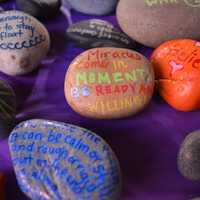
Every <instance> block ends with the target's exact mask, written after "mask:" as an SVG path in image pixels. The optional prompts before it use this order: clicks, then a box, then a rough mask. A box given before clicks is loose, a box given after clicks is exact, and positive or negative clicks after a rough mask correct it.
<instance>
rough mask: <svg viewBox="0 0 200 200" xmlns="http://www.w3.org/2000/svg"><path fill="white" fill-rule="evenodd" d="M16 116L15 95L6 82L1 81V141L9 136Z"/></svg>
mask: <svg viewBox="0 0 200 200" xmlns="http://www.w3.org/2000/svg"><path fill="white" fill-rule="evenodd" d="M15 114H16V97H15V93H14V91H13V89H12V88H11V87H10V86H9V85H8V84H7V83H6V82H5V81H3V80H0V139H3V138H5V137H7V136H8V135H9V133H10V131H11V129H12V128H13V124H14V121H15Z"/></svg>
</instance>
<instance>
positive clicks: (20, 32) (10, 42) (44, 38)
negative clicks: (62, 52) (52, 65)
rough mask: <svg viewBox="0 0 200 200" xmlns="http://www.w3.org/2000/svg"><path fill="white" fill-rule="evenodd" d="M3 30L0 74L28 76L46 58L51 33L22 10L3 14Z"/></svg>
mask: <svg viewBox="0 0 200 200" xmlns="http://www.w3.org/2000/svg"><path fill="white" fill-rule="evenodd" d="M0 29H1V32H0V63H1V65H0V71H2V72H4V73H6V74H8V75H21V74H26V73H28V72H30V71H32V70H33V69H35V68H36V67H37V66H38V64H39V63H40V61H41V60H42V59H43V58H44V57H45V56H46V54H47V52H48V50H49V47H50V38H49V33H48V31H47V29H46V28H45V27H44V26H43V24H41V23H40V22H39V21H38V20H37V19H36V18H34V17H32V16H30V15H28V14H26V13H23V12H20V11H5V12H1V13H0Z"/></svg>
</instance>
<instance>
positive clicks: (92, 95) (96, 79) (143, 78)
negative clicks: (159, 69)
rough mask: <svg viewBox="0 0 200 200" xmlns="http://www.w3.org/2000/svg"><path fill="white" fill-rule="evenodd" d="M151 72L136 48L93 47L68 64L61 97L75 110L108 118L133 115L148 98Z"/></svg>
mask: <svg viewBox="0 0 200 200" xmlns="http://www.w3.org/2000/svg"><path fill="white" fill-rule="evenodd" d="M153 88H154V73H153V69H152V66H151V64H150V62H149V61H148V60H147V59H146V58H145V57H144V56H143V55H141V54H139V53H137V52H136V51H132V50H128V49H121V48H109V47H107V48H106V47H105V48H95V49H90V50H88V51H85V52H83V53H82V54H80V55H79V56H77V57H76V58H75V59H74V60H73V62H72V63H71V64H70V66H69V68H68V71H67V73H66V78H65V97H66V99H67V102H68V104H69V105H70V106H71V107H72V109H73V110H74V111H76V112H77V113H79V114H81V115H83V116H86V117H91V118H99V119H112V118H122V117H128V116H131V115H134V114H136V113H138V112H140V111H142V110H143V109H144V108H145V107H146V106H147V104H148V103H149V102H150V100H151V97H152V95H153Z"/></svg>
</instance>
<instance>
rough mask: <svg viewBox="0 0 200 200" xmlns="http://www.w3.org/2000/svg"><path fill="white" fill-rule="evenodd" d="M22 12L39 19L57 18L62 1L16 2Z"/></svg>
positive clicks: (27, 0) (19, 0)
mask: <svg viewBox="0 0 200 200" xmlns="http://www.w3.org/2000/svg"><path fill="white" fill-rule="evenodd" d="M16 3H17V6H18V8H19V9H20V10H22V11H24V12H26V13H28V14H30V15H32V16H34V17H37V18H49V17H53V16H55V15H56V14H57V13H58V11H59V7H60V5H61V2H60V0H16Z"/></svg>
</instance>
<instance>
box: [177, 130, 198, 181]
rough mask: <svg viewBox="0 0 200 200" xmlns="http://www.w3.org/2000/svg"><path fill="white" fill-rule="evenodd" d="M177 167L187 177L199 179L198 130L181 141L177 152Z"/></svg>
mask: <svg viewBox="0 0 200 200" xmlns="http://www.w3.org/2000/svg"><path fill="white" fill-rule="evenodd" d="M178 169H179V171H180V172H181V174H182V175H183V176H184V177H186V178H187V179H190V180H194V181H196V180H198V181H200V130H199V131H195V132H193V133H191V134H189V135H188V136H187V137H186V138H185V140H184V141H183V143H182V145H181V148H180V151H179V154H178Z"/></svg>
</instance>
